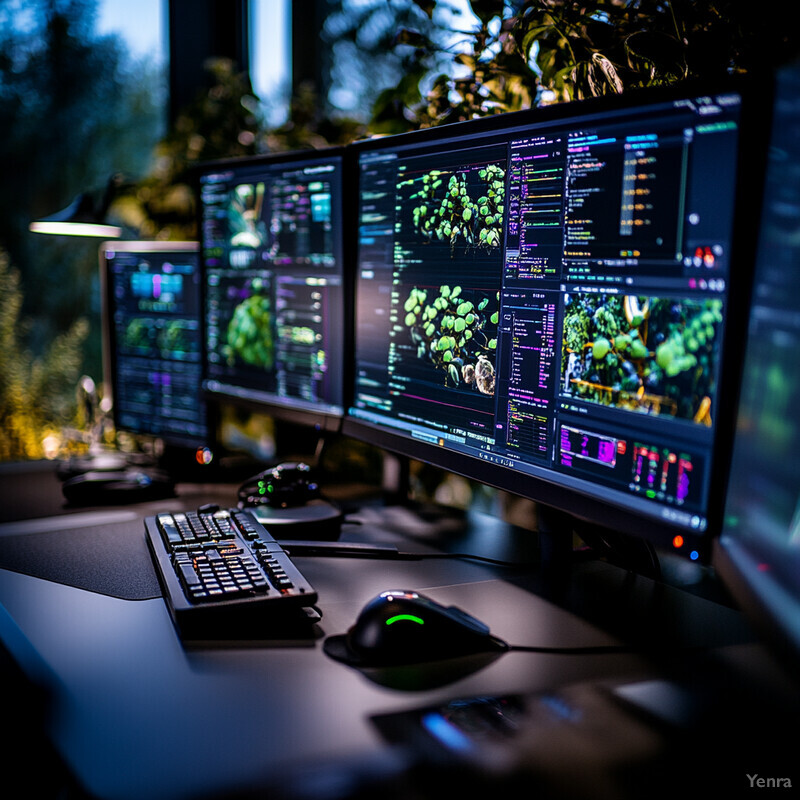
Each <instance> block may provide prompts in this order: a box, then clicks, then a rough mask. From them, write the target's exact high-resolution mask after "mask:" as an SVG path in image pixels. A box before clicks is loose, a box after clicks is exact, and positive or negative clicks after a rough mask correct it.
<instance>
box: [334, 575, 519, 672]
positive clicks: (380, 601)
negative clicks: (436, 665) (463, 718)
mask: <svg viewBox="0 0 800 800" xmlns="http://www.w3.org/2000/svg"><path fill="white" fill-rule="evenodd" d="M342 644H343V645H344V650H345V651H346V653H347V656H348V657H347V658H346V659H345V658H342V659H340V660H348V661H349V663H351V664H353V665H363V666H395V665H400V664H414V663H422V662H427V661H436V660H439V659H447V658H455V657H458V656H465V655H471V654H475V653H487V652H495V653H496V652H502V651H504V650H507V649H508V645H507V644H506V643H505V642H504V641H502V640H501V639H498V638H497V637H496V636H493V635H492V633H491V632H490V631H489V628H488V626H487V625H486V624H484V623H483V622H481V621H480V620H477V619H475V617H472V616H470V615H469V614H467V612H466V611H462V610H461V609H460V608H457V607H456V606H443V605H441V604H440V603H437V602H436V601H435V600H432V599H431V598H429V597H425V596H424V595H421V594H419V593H418V592H414V591H407V590H402V591H401V590H398V591H388V592H382V593H381V594H379V595H378V596H377V597H375V598H374V599H373V600H371V601H370V602H369V603H367V605H366V606H364V608H363V609H362V611H361V613H360V614H359V615H358V619H357V620H356V622H355V624H354V625H353V626H352V627H351V628H350V629H349V630H348V631H347V634H346V636H345V637H344V641H343V642H342ZM328 652H329V653H330V654H331V655H334V654H333V653H332V652H331V650H330V649H329V651H328Z"/></svg>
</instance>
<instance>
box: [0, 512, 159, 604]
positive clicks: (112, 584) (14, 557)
mask: <svg viewBox="0 0 800 800" xmlns="http://www.w3.org/2000/svg"><path fill="white" fill-rule="evenodd" d="M0 568H2V569H7V570H11V571H12V572H20V573H22V574H23V575H31V576H32V577H34V578H44V579H45V580H48V581H54V582H56V583H63V584H66V585H68V586H75V587H76V588H78V589H86V590H88V591H90V592H97V593H99V594H106V595H110V596H111V597H118V598H120V599H122V600H149V599H152V598H155V597H161V596H162V592H161V587H160V585H159V583H158V577H157V575H156V572H155V569H154V567H153V563H152V561H151V560H150V553H149V552H148V550H147V543H146V542H145V537H144V523H143V522H142V520H141V519H136V520H130V521H126V522H116V523H113V524H110V525H109V524H106V525H98V526H92V527H86V528H71V529H68V530H63V531H48V532H46V533H28V534H20V535H13V536H0Z"/></svg>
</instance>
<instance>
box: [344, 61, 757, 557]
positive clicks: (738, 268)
mask: <svg viewBox="0 0 800 800" xmlns="http://www.w3.org/2000/svg"><path fill="white" fill-rule="evenodd" d="M731 91H735V92H737V93H739V94H740V95H741V99H742V113H741V117H740V146H739V155H738V165H737V168H738V175H739V182H738V184H737V186H738V191H737V196H736V201H735V208H734V238H733V245H732V250H733V256H732V259H733V260H732V262H731V268H730V273H729V274H730V275H734V274H736V275H740V276H741V280H740V281H739V282H738V284H737V286H736V287H732V289H731V290H730V292H729V301H728V302H729V312H728V320H729V321H734V320H736V319H744V318H746V313H747V309H748V307H749V299H750V288H751V279H752V265H753V261H754V257H755V250H756V244H757V235H756V232H755V231H753V230H752V228H753V227H754V226H752V224H749V225H748V224H744V223H746V222H748V214H750V220H752V219H753V218H754V217H753V216H752V215H753V214H754V213H758V212H759V211H760V204H761V192H762V188H763V165H764V162H765V158H766V145H767V141H768V135H769V127H770V126H769V120H770V119H771V116H770V114H769V109H770V108H771V98H772V76H771V75H767V76H762V75H759V76H755V75H736V76H723V77H722V78H720V79H719V80H713V81H688V80H687V81H684V82H683V83H681V84H678V85H673V86H661V87H649V88H646V89H637V90H629V91H627V92H625V93H624V94H620V95H613V96H606V97H600V98H589V99H584V100H577V101H573V102H570V103H559V104H555V105H551V106H544V107H541V108H534V109H529V110H524V111H518V112H514V113H509V114H501V115H496V116H491V117H485V118H479V119H474V120H469V121H466V122H456V123H452V124H449V125H445V126H440V127H437V128H427V129H424V130H420V131H412V132H409V133H403V134H398V135H395V136H392V137H387V138H379V139H370V140H364V141H361V142H357V143H355V144H354V145H351V147H352V148H353V150H352V154H351V158H352V159H353V163H354V169H355V170H356V171H355V175H356V179H355V180H354V181H353V185H352V186H351V187H350V189H351V192H352V194H351V195H350V196H349V197H348V198H347V199H346V204H347V205H349V206H351V207H353V208H355V209H356V213H357V209H358V199H359V196H358V182H359V180H358V179H359V173H358V163H359V159H360V157H361V156H362V155H363V154H369V153H374V152H376V151H378V150H381V149H387V148H395V147H405V146H408V145H414V146H420V147H426V146H429V145H435V144H437V143H440V142H443V141H445V140H447V139H458V138H461V139H464V140H467V139H470V138H474V137H476V136H483V135H491V134H494V133H498V132H502V131H506V130H508V131H510V130H512V129H514V128H517V127H524V126H527V125H536V124H539V123H546V124H550V123H557V122H559V121H560V120H567V119H569V118H572V117H576V116H578V117H580V116H584V115H585V116H588V115H593V114H597V113H602V112H604V111H617V110H624V109H626V108H632V107H636V106H641V105H644V104H647V103H651V102H652V103H660V102H669V101H673V100H678V99H680V98H683V97H701V96H704V95H712V94H723V93H727V92H731ZM746 186H749V187H757V188H755V189H753V188H751V190H750V191H749V193H748V192H746V191H745V189H744V187H746ZM745 195H747V196H745ZM355 247H356V249H355V251H354V258H355V260H354V273H355V271H356V270H357V269H358V264H357V257H358V250H357V244H356V245H355ZM356 280H357V279H356V276H355V274H354V277H353V283H354V288H353V292H354V298H353V310H354V314H353V317H352V318H351V322H352V324H353V326H355V325H356V315H357V313H358V309H357V287H356V285H355V284H356ZM351 335H352V336H353V344H354V345H355V330H353V331H352V333H351ZM744 338H745V337H744V331H742V330H737V326H736V325H735V324H730V322H729V323H728V324H727V325H726V330H725V336H724V340H723V358H722V360H721V364H720V385H721V386H724V387H726V388H725V392H726V393H727V394H726V396H728V397H729V398H730V399H729V400H728V401H727V402H726V403H720V409H719V412H718V419H717V421H716V423H715V424H716V431H715V436H714V444H713V448H712V459H713V461H712V463H713V464H715V465H717V466H716V468H714V470H713V473H712V479H711V485H710V489H709V503H708V508H707V514H706V518H707V526H706V528H705V530H704V531H702V532H701V533H697V532H693V531H692V530H690V529H687V528H686V527H684V526H679V525H675V524H671V523H669V522H667V521H665V520H663V519H660V518H657V517H655V516H653V517H651V516H648V515H644V514H643V513H639V512H637V511H635V510H632V509H630V508H625V507H624V506H623V505H622V504H618V503H616V502H607V501H604V500H600V499H598V498H597V497H592V496H588V495H585V494H582V493H581V492H579V491H577V490H573V489H570V488H567V487H566V486H563V485H561V484H560V483H559V481H558V475H557V474H554V476H553V477H554V480H553V481H550V480H547V479H544V478H537V477H532V476H529V475H527V474H523V473H520V472H517V471H515V470H514V469H513V468H507V467H504V466H501V465H499V464H493V463H489V462H488V461H484V460H480V459H478V458H476V457H474V456H470V455H465V454H462V453H457V452H454V451H452V450H446V449H444V448H440V447H438V446H436V445H433V444H428V443H425V442H421V441H419V440H417V439H411V438H410V437H406V436H404V435H401V434H398V433H396V432H394V431H393V430H391V429H390V428H388V427H384V426H381V425H377V424H374V423H372V422H370V421H367V420H364V419H361V418H358V417H356V416H353V414H352V401H353V399H354V396H355V390H356V387H355V385H354V379H355V373H353V377H352V378H351V384H350V397H349V398H348V399H349V401H350V402H349V403H348V406H347V409H346V413H345V417H344V420H343V423H342V432H343V434H345V435H347V436H350V437H352V438H354V439H357V440H361V441H366V442H370V443H372V444H374V445H377V446H378V447H381V448H383V449H386V450H388V451H391V452H394V453H397V454H399V455H401V456H403V457H407V458H409V459H412V460H417V461H421V462H425V463H429V464H432V465H434V466H437V467H440V468H442V469H444V470H447V471H449V472H453V473H455V474H458V475H461V476H463V477H465V478H467V479H470V480H474V481H477V482H479V483H483V484H486V485H488V486H491V487H494V488H496V489H500V490H504V491H507V492H509V493H511V494H515V495H519V496H521V497H524V498H527V499H530V500H532V501H535V502H536V503H539V504H541V505H544V506H551V507H554V508H556V509H558V510H561V511H565V512H567V513H569V514H571V515H573V516H574V517H576V518H578V519H581V520H584V521H588V522H589V523H592V524H595V525H598V526H601V527H604V528H608V529H612V530H614V531H615V532H619V533H622V534H625V535H629V536H632V537H635V538H637V539H644V540H646V541H647V542H649V543H650V544H652V545H654V546H656V547H662V548H665V549H668V550H669V551H671V552H675V553H678V554H680V555H683V556H689V554H690V553H691V554H692V555H691V557H692V558H693V559H696V560H698V561H699V562H701V563H706V564H707V563H708V562H709V560H710V557H711V543H712V541H713V540H714V539H715V537H716V536H718V534H719V532H720V530H721V526H722V515H723V505H724V496H725V490H726V486H727V469H726V467H725V464H727V463H729V457H730V452H731V443H732V437H733V431H734V423H735V413H736V408H737V406H738V385H739V379H740V377H741V360H740V358H739V356H740V354H741V353H742V352H743V351H742V347H743V343H744ZM354 369H355V365H354ZM676 536H680V537H682V538H681V539H680V540H677V539H676V538H675V537H676ZM678 541H680V542H681V544H680V545H678V544H677V542H678Z"/></svg>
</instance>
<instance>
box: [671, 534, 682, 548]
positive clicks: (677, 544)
mask: <svg viewBox="0 0 800 800" xmlns="http://www.w3.org/2000/svg"><path fill="white" fill-rule="evenodd" d="M672 546H673V547H683V536H676V537H675V538H674V539H673V540H672Z"/></svg>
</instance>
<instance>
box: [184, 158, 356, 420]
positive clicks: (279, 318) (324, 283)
mask: <svg viewBox="0 0 800 800" xmlns="http://www.w3.org/2000/svg"><path fill="white" fill-rule="evenodd" d="M198 179H199V183H198V197H199V206H200V208H199V217H200V225H201V256H202V261H203V271H204V284H203V297H204V300H203V313H204V319H205V325H204V330H205V342H204V344H205V350H204V353H205V355H204V380H203V386H204V389H205V391H206V393H207V394H208V395H209V396H210V397H215V398H217V399H219V400H222V401H226V402H233V403H239V404H244V405H247V406H250V407H252V408H254V409H256V410H261V411H264V412H265V413H268V414H270V415H273V416H276V417H280V418H285V419H289V420H291V421H294V422H298V423H301V424H308V425H313V426H316V427H318V428H321V429H335V428H338V426H339V424H340V421H341V416H342V413H343V410H344V405H343V395H342V391H343V380H344V378H343V373H342V369H343V366H342V365H343V357H344V355H343V354H344V329H345V316H344V315H345V312H344V300H345V295H344V289H343V263H342V262H343V255H342V253H343V249H342V247H343V245H342V202H341V194H342V155H341V152H340V151H339V150H335V149H331V150H326V151H313V152H309V153H293V154H283V155H280V156H277V155H276V156H264V157H259V158H248V159H237V160H229V161H224V162H216V163H213V164H207V165H204V166H203V167H202V168H201V169H200V172H199V176H198Z"/></svg>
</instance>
